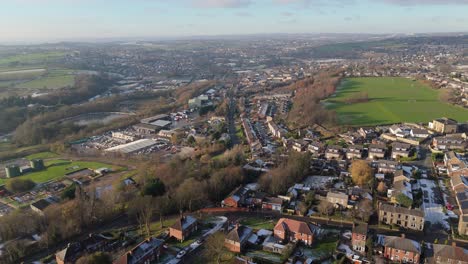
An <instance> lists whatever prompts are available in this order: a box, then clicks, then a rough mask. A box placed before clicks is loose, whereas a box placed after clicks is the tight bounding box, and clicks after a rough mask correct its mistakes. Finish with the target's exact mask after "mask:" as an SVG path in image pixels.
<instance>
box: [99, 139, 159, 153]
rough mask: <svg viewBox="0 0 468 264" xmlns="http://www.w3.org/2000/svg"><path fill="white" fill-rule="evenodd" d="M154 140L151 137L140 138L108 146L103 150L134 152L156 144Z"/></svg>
mask: <svg viewBox="0 0 468 264" xmlns="http://www.w3.org/2000/svg"><path fill="white" fill-rule="evenodd" d="M156 143H157V142H156V141H155V140H152V139H140V140H137V141H134V142H131V143H128V144H123V145H118V146H115V147H112V148H108V149H106V150H105V151H106V152H120V153H124V154H131V153H135V152H138V151H141V150H144V149H146V148H149V147H151V146H154V145H156Z"/></svg>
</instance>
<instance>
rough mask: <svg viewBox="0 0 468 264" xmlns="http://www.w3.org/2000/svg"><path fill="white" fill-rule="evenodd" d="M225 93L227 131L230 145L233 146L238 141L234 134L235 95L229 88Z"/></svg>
mask: <svg viewBox="0 0 468 264" xmlns="http://www.w3.org/2000/svg"><path fill="white" fill-rule="evenodd" d="M226 95H227V97H228V99H229V105H228V108H229V109H228V114H227V122H228V131H229V135H230V137H231V142H232V147H234V146H235V145H237V144H239V143H240V142H239V138H237V135H236V97H235V93H234V91H233V90H229V91H228V92H227V93H226Z"/></svg>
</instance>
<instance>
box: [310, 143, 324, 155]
mask: <svg viewBox="0 0 468 264" xmlns="http://www.w3.org/2000/svg"><path fill="white" fill-rule="evenodd" d="M307 150H308V151H309V152H310V153H312V154H314V155H320V154H322V152H323V150H324V146H323V144H322V143H321V142H318V141H315V142H312V143H310V144H309V146H307Z"/></svg>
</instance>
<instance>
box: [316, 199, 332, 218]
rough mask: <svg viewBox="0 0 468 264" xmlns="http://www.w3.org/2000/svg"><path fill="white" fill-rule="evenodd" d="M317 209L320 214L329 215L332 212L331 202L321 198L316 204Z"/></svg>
mask: <svg viewBox="0 0 468 264" xmlns="http://www.w3.org/2000/svg"><path fill="white" fill-rule="evenodd" d="M318 210H319V212H320V213H321V214H322V215H326V216H329V215H331V214H332V213H333V204H332V203H330V202H329V201H326V200H322V201H321V202H320V204H319V205H318Z"/></svg>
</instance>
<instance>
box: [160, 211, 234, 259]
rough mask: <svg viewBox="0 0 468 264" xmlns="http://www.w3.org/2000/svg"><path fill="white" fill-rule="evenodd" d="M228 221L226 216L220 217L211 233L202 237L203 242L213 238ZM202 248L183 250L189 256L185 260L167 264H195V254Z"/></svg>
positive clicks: (208, 232)
mask: <svg viewBox="0 0 468 264" xmlns="http://www.w3.org/2000/svg"><path fill="white" fill-rule="evenodd" d="M227 220H228V219H227V217H225V216H218V221H216V222H214V223H216V225H215V226H214V227H213V228H212V229H210V230H209V231H207V232H206V233H205V234H203V235H202V238H203V240H206V238H208V237H209V236H211V235H213V234H214V233H216V232H218V231H219V230H221V228H222V227H223V225H224V224H225V223H226V222H227ZM200 248H201V247H200V246H196V247H194V248H192V247H190V246H188V247H186V248H184V249H183V250H185V251H186V252H187V254H186V255H185V256H184V257H183V258H181V259H177V258H174V259H171V260H170V261H168V262H166V264H178V263H193V262H194V259H195V257H197V255H196V254H195V253H197V252H198V251H199V249H200Z"/></svg>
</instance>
